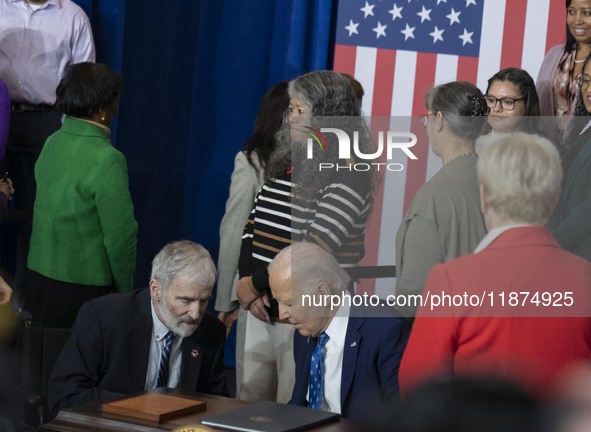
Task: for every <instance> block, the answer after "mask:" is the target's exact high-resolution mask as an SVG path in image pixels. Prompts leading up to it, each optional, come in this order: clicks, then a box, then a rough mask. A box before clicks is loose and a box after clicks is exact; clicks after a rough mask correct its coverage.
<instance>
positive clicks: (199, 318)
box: [48, 240, 227, 416]
mask: <svg viewBox="0 0 591 432" xmlns="http://www.w3.org/2000/svg"><path fill="white" fill-rule="evenodd" d="M216 278H217V271H216V269H215V266H214V264H213V261H212V260H211V257H210V255H209V253H208V252H207V250H206V249H205V248H203V247H202V246H200V245H198V244H196V243H193V242H191V241H188V240H181V241H176V242H173V243H169V244H168V245H166V246H165V247H164V248H163V249H162V250H161V251H160V252H159V253H158V255H156V257H155V258H154V260H153V261H152V274H151V276H150V284H149V288H147V289H142V290H135V291H133V292H131V293H125V294H110V295H107V296H104V297H100V298H97V299H94V300H91V301H89V302H87V303H85V304H84V305H83V306H82V308H81V309H80V312H79V313H78V317H77V318H76V322H75V323H74V326H73V328H72V335H71V337H70V339H69V340H68V342H67V343H66V345H65V347H64V349H63V350H62V352H61V354H60V356H59V358H58V360H57V362H56V365H55V368H54V370H53V374H52V376H51V379H50V382H49V389H48V405H49V409H50V411H51V413H52V414H53V415H54V416H55V415H57V413H58V412H59V411H60V410H61V409H64V408H68V407H72V406H77V405H82V404H86V403H91V402H99V401H100V402H102V401H106V400H111V399H115V398H119V397H122V396H124V395H127V394H132V393H137V392H141V391H147V390H150V389H152V388H154V387H170V388H180V389H185V390H192V391H196V392H202V393H211V394H220V395H227V389H226V381H225V371H224V364H223V354H224V352H223V350H224V342H225V334H226V330H225V327H224V325H223V324H222V323H221V322H220V321H219V320H217V319H216V318H215V317H213V316H212V315H210V314H209V313H208V312H207V311H206V308H207V304H208V302H209V300H210V298H211V296H212V288H213V285H214V284H215V281H216Z"/></svg>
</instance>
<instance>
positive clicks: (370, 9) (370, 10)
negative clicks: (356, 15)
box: [361, 2, 375, 18]
mask: <svg viewBox="0 0 591 432" xmlns="http://www.w3.org/2000/svg"><path fill="white" fill-rule="evenodd" d="M374 7H375V5H370V4H369V3H368V2H365V6H363V7H362V8H361V11H362V12H363V13H364V14H365V16H364V17H363V18H367V17H368V16H369V15H371V16H373V8H374Z"/></svg>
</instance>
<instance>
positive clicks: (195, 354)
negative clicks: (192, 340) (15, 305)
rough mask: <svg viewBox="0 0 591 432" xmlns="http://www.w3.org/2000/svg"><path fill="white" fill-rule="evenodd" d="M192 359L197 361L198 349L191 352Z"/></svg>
mask: <svg viewBox="0 0 591 432" xmlns="http://www.w3.org/2000/svg"><path fill="white" fill-rule="evenodd" d="M191 357H193V358H194V359H196V358H197V357H199V351H197V350H196V349H194V350H192V351H191Z"/></svg>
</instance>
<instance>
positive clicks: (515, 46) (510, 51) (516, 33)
mask: <svg viewBox="0 0 591 432" xmlns="http://www.w3.org/2000/svg"><path fill="white" fill-rule="evenodd" d="M526 14H527V0H511V1H509V2H507V7H506V9H505V24H504V26H503V48H502V51H501V67H500V69H505V68H508V67H521V60H522V53H523V29H524V28H525V16H526ZM498 25H500V23H499V24H498ZM484 55H486V53H484Z"/></svg>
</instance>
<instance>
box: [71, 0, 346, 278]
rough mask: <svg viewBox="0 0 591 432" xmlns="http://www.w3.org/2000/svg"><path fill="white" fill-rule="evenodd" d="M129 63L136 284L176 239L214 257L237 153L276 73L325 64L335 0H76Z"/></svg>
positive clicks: (120, 132) (126, 118)
mask: <svg viewBox="0 0 591 432" xmlns="http://www.w3.org/2000/svg"><path fill="white" fill-rule="evenodd" d="M75 1H76V2H77V3H78V4H80V5H81V6H82V7H83V8H84V9H85V11H86V12H87V14H88V16H89V18H90V20H91V23H92V26H93V32H94V36H95V40H96V45H97V61H99V62H103V63H106V64H108V65H110V66H112V67H113V68H115V69H117V70H118V71H120V72H121V74H122V75H123V78H124V89H123V97H122V100H121V104H120V110H119V116H118V119H117V124H116V127H115V130H114V131H113V143H114V145H115V146H116V147H117V148H119V149H120V150H121V151H122V152H123V153H124V154H125V156H126V158H127V163H128V168H129V179H130V189H131V193H132V198H133V202H134V206H135V212H136V218H137V221H138V223H139V235H138V261H137V270H136V276H135V285H136V286H138V287H141V286H146V285H147V280H148V276H149V272H150V265H151V259H152V258H153V256H154V254H155V253H156V252H157V251H158V250H159V249H160V248H161V247H162V246H163V245H164V244H165V243H167V242H169V241H172V240H176V239H180V238H189V239H192V240H194V241H197V242H199V243H201V244H203V245H204V246H205V247H206V248H207V249H208V250H210V252H211V253H212V256H213V257H214V259H217V250H218V246H219V237H218V227H219V223H220V220H221V218H222V216H223V212H224V204H225V201H226V198H227V195H228V188H229V183H230V175H231V172H232V169H233V159H234V156H235V154H236V153H237V152H238V151H239V150H240V149H241V147H242V145H243V143H244V142H245V140H246V138H247V137H248V136H249V134H250V132H251V130H252V125H253V122H254V117H255V115H256V111H257V109H258V105H259V102H260V100H261V98H262V96H263V95H264V94H265V92H266V91H267V90H268V89H269V88H270V87H271V86H272V85H273V84H274V83H276V82H278V81H281V80H284V79H291V78H294V77H295V76H297V75H300V74H302V73H305V72H309V71H312V70H318V69H326V68H329V67H330V66H331V61H332V60H331V59H332V45H333V43H332V40H331V38H332V36H331V35H332V33H333V32H332V25H333V23H334V16H333V15H334V14H335V13H336V10H337V5H336V3H337V0H256V1H252V0H191V1H186V0H185V1H182V0H169V1H167V2H162V1H155V0H142V1H140V0H75Z"/></svg>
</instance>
